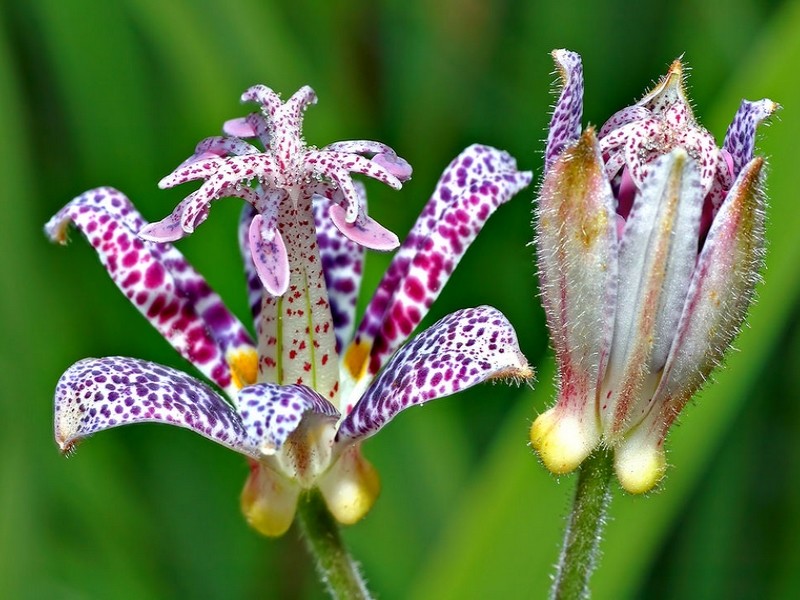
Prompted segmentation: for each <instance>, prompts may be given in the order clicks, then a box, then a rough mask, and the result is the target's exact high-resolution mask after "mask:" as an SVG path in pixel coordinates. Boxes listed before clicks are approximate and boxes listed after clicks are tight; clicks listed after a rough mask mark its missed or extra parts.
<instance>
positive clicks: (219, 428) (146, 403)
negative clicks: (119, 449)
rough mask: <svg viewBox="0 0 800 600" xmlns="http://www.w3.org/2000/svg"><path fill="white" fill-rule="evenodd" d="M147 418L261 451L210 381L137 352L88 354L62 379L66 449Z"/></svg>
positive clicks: (59, 395)
mask: <svg viewBox="0 0 800 600" xmlns="http://www.w3.org/2000/svg"><path fill="white" fill-rule="evenodd" d="M144 422H154V423H166V424H169V425H177V426H178V427H184V428H186V429H191V430H192V431H194V432H195V433H199V434H200V435H202V436H205V437H207V438H209V439H210V440H213V441H215V442H217V443H219V444H222V445H223V446H226V447H228V448H230V449H232V450H235V451H237V452H240V453H242V454H245V455H247V456H251V457H257V456H259V452H258V448H257V446H255V445H254V444H253V443H252V441H251V440H250V439H249V437H248V436H247V434H246V430H245V427H244V425H243V424H242V422H241V420H240V419H239V415H237V414H236V411H235V410H234V409H233V408H232V407H231V406H230V405H229V404H227V403H226V402H225V401H224V400H223V399H222V397H221V396H220V395H219V394H217V393H216V392H214V391H213V390H212V389H211V388H210V387H208V386H207V385H205V384H204V383H202V382H201V381H198V380H197V379H194V378H193V377H190V376H188V375H186V374H185V373H181V372H180V371H176V370H175V369H171V368H169V367H164V366H161V365H157V364H155V363H151V362H147V361H144V360H138V359H135V358H126V357H119V356H115V357H108V358H87V359H84V360H81V361H79V362H77V363H75V364H74V365H72V366H71V367H70V368H69V369H68V370H67V371H66V372H65V373H64V374H63V375H62V376H61V379H59V381H58V385H57V386H56V394H55V437H56V442H57V443H58V446H59V448H60V449H61V451H62V452H65V453H66V452H69V451H70V450H72V449H73V447H74V446H75V444H76V443H77V442H78V441H79V440H81V439H82V438H85V437H87V436H89V435H92V434H93V433H97V432H98V431H103V430H105V429H110V428H111V427H118V426H120V425H130V424H132V423H144Z"/></svg>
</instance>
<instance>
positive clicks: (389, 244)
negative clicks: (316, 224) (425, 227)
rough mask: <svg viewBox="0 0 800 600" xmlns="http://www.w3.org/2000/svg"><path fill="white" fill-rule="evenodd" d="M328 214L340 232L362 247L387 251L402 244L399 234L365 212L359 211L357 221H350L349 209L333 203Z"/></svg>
mask: <svg viewBox="0 0 800 600" xmlns="http://www.w3.org/2000/svg"><path fill="white" fill-rule="evenodd" d="M356 191H358V188H356ZM328 216H329V217H330V222H331V223H333V224H334V225H335V226H336V228H337V230H338V231H339V233H341V234H342V235H344V236H345V237H346V238H348V239H349V240H351V241H353V242H355V243H356V244H357V245H359V246H361V247H364V248H369V249H371V250H382V251H384V252H386V251H389V250H394V249H395V248H397V247H398V246H399V245H400V240H399V238H398V237H397V235H395V234H394V233H393V232H391V231H389V230H388V229H386V228H385V227H384V226H383V225H381V224H380V223H378V222H377V221H376V220H375V219H372V218H371V217H368V216H367V215H365V214H362V213H359V215H358V216H357V217H356V220H355V222H353V223H348V222H347V210H346V209H344V208H342V207H341V206H340V205H338V204H333V205H331V206H330V208H329V209H328Z"/></svg>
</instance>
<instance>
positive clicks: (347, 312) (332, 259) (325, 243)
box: [314, 184, 367, 352]
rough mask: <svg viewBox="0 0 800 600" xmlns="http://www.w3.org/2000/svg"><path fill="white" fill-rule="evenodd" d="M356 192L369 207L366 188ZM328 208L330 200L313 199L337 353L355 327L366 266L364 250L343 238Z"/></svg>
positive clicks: (359, 245)
mask: <svg viewBox="0 0 800 600" xmlns="http://www.w3.org/2000/svg"><path fill="white" fill-rule="evenodd" d="M356 189H357V190H358V192H359V195H360V196H361V201H362V203H363V204H364V205H366V200H367V196H366V190H365V189H364V186H363V185H360V184H358V185H357V186H356ZM328 208H329V200H328V199H327V198H324V197H322V196H314V223H315V226H316V229H317V243H318V244H319V253H320V258H321V260H322V270H323V272H324V274H325V284H326V286H327V288H328V300H329V301H330V305H331V317H332V318H333V327H334V330H335V333H336V350H337V352H341V350H342V348H344V345H345V344H346V343H347V342H349V341H350V338H351V336H352V334H353V327H354V326H355V317H356V303H357V301H358V291H359V288H360V287H361V276H362V273H363V266H364V246H363V245H361V244H358V243H356V242H355V241H353V240H352V239H348V238H347V237H342V235H341V233H340V231H339V229H338V227H341V224H338V225H334V223H333V220H332V219H331V218H330V217H329V216H328ZM337 208H338V207H337ZM340 210H341V209H340ZM342 212H343V210H342ZM346 227H353V226H346Z"/></svg>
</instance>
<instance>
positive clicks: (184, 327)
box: [45, 188, 254, 393]
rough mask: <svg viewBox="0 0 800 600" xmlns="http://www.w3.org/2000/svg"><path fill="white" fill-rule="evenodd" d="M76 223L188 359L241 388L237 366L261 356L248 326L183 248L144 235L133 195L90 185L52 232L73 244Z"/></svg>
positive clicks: (116, 278)
mask: <svg viewBox="0 0 800 600" xmlns="http://www.w3.org/2000/svg"><path fill="white" fill-rule="evenodd" d="M70 223H74V224H75V226H76V227H77V228H78V229H79V230H80V231H81V233H83V234H84V235H85V236H86V238H87V239H88V240H89V242H90V243H91V244H92V246H93V247H94V248H95V250H96V251H97V253H98V255H99V258H100V261H101V262H102V263H103V266H104V267H105V268H106V270H107V271H108V273H109V275H111V278H112V279H113V280H114V283H116V284H117V287H119V289H120V290H121V291H122V293H123V294H125V296H126V297H127V298H128V299H129V300H130V301H131V302H132V303H133V304H134V305H135V306H136V308H137V309H138V310H139V312H141V313H142V314H143V315H145V317H146V318H147V319H148V320H149V321H150V323H151V324H152V325H153V326H154V327H155V328H156V329H157V330H158V331H159V333H161V335H163V336H164V338H165V339H166V340H167V341H168V342H169V343H170V344H172V346H173V347H174V348H175V349H176V350H177V351H178V352H179V353H180V354H181V355H182V356H183V357H184V358H186V359H187V360H189V361H190V362H192V363H193V364H194V365H195V366H196V367H197V368H198V369H199V370H200V371H201V372H202V373H203V374H204V375H206V376H207V377H208V378H209V379H211V380H212V381H214V382H215V383H216V384H217V385H219V386H220V387H222V388H223V389H226V390H227V391H228V392H229V393H230V392H234V391H235V390H236V389H238V388H237V377H238V375H237V372H236V370H235V369H234V370H233V371H232V369H231V365H233V364H239V363H241V361H242V360H243V359H242V358H241V357H243V356H250V355H254V349H253V345H252V341H251V340H250V336H249V335H248V333H247V331H246V329H245V328H244V326H243V325H242V324H241V323H240V322H239V321H238V320H237V319H236V317H234V316H233V315H232V314H231V313H230V312H229V311H228V309H227V308H226V307H225V305H224V304H223V303H222V300H221V299H220V297H219V296H218V295H217V294H216V293H215V292H214V291H213V290H212V289H211V288H210V287H209V286H208V284H207V283H206V281H205V280H204V279H203V277H202V276H201V275H200V274H198V273H197V271H195V270H194V269H193V268H192V266H191V265H190V264H189V263H188V262H187V261H186V259H185V258H184V257H183V255H182V254H181V253H180V252H179V251H178V250H177V249H176V248H174V247H173V246H171V245H170V244H157V243H152V242H147V241H143V240H141V239H139V237H138V236H137V232H138V231H139V230H140V229H141V228H142V227H143V226H144V225H145V221H144V220H143V219H142V217H141V216H140V215H139V213H138V212H137V211H136V209H135V208H134V207H133V205H132V204H131V202H130V200H128V198H127V197H126V196H125V195H123V194H122V193H121V192H118V191H117V190H114V189H112V188H98V189H95V190H90V191H88V192H86V193H84V194H82V195H81V196H79V197H77V198H75V199H74V200H72V202H70V203H69V204H67V205H66V206H65V207H64V208H63V209H61V211H59V212H58V214H56V215H55V216H54V217H53V218H52V219H51V220H50V222H48V223H47V225H46V226H45V231H46V232H47V234H48V235H49V236H50V238H51V239H52V240H53V241H57V242H60V243H66V230H67V226H68V225H69V224H70Z"/></svg>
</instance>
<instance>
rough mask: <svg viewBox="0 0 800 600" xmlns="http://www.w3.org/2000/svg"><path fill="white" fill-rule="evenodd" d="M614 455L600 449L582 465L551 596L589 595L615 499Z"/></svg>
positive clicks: (567, 599) (563, 598)
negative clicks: (590, 580) (608, 510)
mask: <svg viewBox="0 0 800 600" xmlns="http://www.w3.org/2000/svg"><path fill="white" fill-rule="evenodd" d="M612 471H613V464H612V454H611V452H609V451H608V450H606V449H605V448H598V449H597V450H595V451H594V453H592V455H591V456H589V458H587V459H586V460H585V461H584V462H583V464H582V465H581V468H580V472H579V474H578V485H577V486H576V488H575V498H574V500H573V503H572V512H571V513H570V515H569V520H568V522H567V529H566V531H565V532H564V546H563V547H562V548H561V556H560V557H559V560H558V567H557V571H556V576H555V580H554V581H553V587H552V588H551V590H550V598H551V599H553V600H574V599H576V598H588V597H589V595H590V593H589V578H590V577H591V576H592V572H593V571H594V569H595V567H596V566H597V561H598V558H599V552H600V550H599V547H600V538H601V537H602V534H603V526H604V525H605V521H606V511H607V509H608V505H609V503H610V501H611V490H610V487H609V483H610V482H611V472H612Z"/></svg>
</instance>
